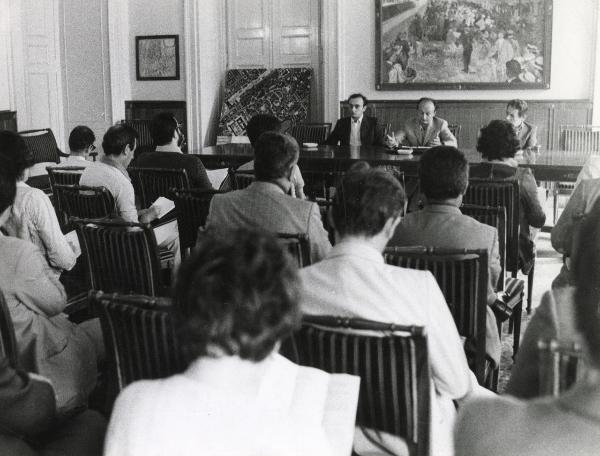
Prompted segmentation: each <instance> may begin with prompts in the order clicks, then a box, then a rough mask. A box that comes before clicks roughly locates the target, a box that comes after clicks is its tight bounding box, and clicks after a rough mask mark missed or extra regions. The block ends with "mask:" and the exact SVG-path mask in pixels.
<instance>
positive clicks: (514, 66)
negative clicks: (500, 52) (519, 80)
mask: <svg viewBox="0 0 600 456" xmlns="http://www.w3.org/2000/svg"><path fill="white" fill-rule="evenodd" d="M519 74H521V64H520V63H519V62H517V61H516V60H515V59H512V60H509V61H508V62H506V75H507V76H508V77H509V78H510V77H514V78H516V77H517V76H519ZM519 115H520V114H519Z"/></svg>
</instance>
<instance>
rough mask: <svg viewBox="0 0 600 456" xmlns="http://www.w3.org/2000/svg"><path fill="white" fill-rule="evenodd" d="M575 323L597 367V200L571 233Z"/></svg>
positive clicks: (599, 261)
mask: <svg viewBox="0 0 600 456" xmlns="http://www.w3.org/2000/svg"><path fill="white" fill-rule="evenodd" d="M574 241H575V248H574V250H573V255H572V256H573V271H572V272H573V277H574V281H575V305H574V307H575V323H576V326H577V329H578V330H579V331H580V332H581V334H582V335H583V339H584V340H585V342H586V344H587V347H588V355H589V357H590V361H591V362H592V363H593V364H594V365H595V367H596V368H600V285H599V284H600V202H599V201H596V203H595V204H594V206H593V208H592V210H591V211H590V212H589V213H588V214H586V215H585V216H584V219H583V221H581V225H580V227H579V231H578V232H577V233H576V236H575V237H574Z"/></svg>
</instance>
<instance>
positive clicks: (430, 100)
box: [417, 97, 437, 110]
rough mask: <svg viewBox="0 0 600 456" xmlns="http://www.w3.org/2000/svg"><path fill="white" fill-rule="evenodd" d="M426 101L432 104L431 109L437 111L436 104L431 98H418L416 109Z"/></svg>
mask: <svg viewBox="0 0 600 456" xmlns="http://www.w3.org/2000/svg"><path fill="white" fill-rule="evenodd" d="M426 101H429V102H431V104H433V109H434V110H436V109H437V103H436V101H435V100H434V99H433V98H430V97H421V98H419V101H417V109H419V106H421V103H424V102H426Z"/></svg>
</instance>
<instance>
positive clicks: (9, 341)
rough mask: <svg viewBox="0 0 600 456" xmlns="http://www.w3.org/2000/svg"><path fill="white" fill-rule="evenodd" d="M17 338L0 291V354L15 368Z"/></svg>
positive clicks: (16, 363)
mask: <svg viewBox="0 0 600 456" xmlns="http://www.w3.org/2000/svg"><path fill="white" fill-rule="evenodd" d="M18 353H19V352H18V350H17V339H16V336H15V328H14V326H13V322H12V317H11V316H10V311H9V310H8V306H7V305H6V300H5V299H4V294H3V293H2V291H0V354H1V355H2V356H4V357H5V358H7V359H8V362H9V364H10V366H11V367H12V368H13V369H16V368H17V367H18V364H19V356H18Z"/></svg>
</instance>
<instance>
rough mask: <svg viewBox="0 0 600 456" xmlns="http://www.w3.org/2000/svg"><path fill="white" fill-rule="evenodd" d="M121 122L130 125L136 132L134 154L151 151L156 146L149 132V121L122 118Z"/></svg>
mask: <svg viewBox="0 0 600 456" xmlns="http://www.w3.org/2000/svg"><path fill="white" fill-rule="evenodd" d="M121 124H123V125H128V126H130V127H132V128H133V129H134V130H135V131H137V133H138V140H137V147H136V148H135V156H136V157H137V156H138V155H139V154H143V153H144V152H153V151H154V149H155V148H156V146H155V145H154V141H153V140H152V135H151V134H150V121H149V120H145V119H127V120H122V121H121Z"/></svg>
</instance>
